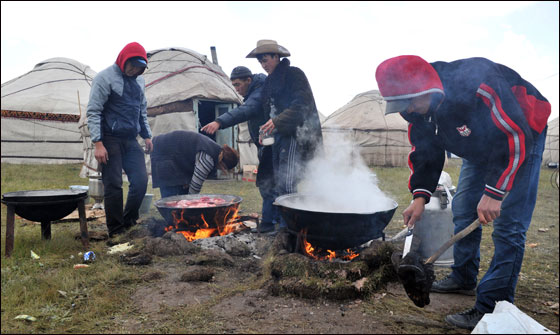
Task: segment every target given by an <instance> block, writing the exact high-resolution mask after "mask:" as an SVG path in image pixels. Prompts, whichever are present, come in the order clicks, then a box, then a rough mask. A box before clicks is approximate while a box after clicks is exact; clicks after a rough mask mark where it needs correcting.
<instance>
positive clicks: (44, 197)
mask: <svg viewBox="0 0 560 335" xmlns="http://www.w3.org/2000/svg"><path fill="white" fill-rule="evenodd" d="M87 197H88V192H87V191H85V190H38V191H18V192H9V193H4V194H2V203H5V204H7V205H8V204H9V205H13V206H14V210H15V213H16V214H17V215H19V216H21V217H22V218H24V219H27V220H29V221H36V222H51V221H55V220H58V219H62V218H63V217H65V216H67V215H68V214H70V213H72V212H73V211H74V210H75V209H76V208H77V207H78V202H79V201H80V200H83V199H85V198H87Z"/></svg>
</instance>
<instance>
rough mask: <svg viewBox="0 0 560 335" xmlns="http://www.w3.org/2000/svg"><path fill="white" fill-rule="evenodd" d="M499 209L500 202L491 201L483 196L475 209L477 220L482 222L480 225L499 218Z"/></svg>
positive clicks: (500, 206)
mask: <svg viewBox="0 0 560 335" xmlns="http://www.w3.org/2000/svg"><path fill="white" fill-rule="evenodd" d="M501 208H502V202H501V201H500V200H496V199H492V198H490V197H489V196H487V195H483V196H482V198H480V201H479V202H478V206H477V207H476V211H477V213H478V219H479V220H480V222H482V224H488V223H490V222H492V221H494V220H496V219H497V218H498V216H500V210H501Z"/></svg>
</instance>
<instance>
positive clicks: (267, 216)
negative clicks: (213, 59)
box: [201, 66, 280, 233]
mask: <svg viewBox="0 0 560 335" xmlns="http://www.w3.org/2000/svg"><path fill="white" fill-rule="evenodd" d="M230 79H231V83H232V85H233V87H234V88H235V90H236V91H237V93H239V94H240V95H241V96H242V97H243V104H242V105H241V106H239V107H237V108H235V109H232V110H230V111H229V112H227V113H224V114H222V115H220V116H219V117H218V118H216V121H213V122H210V123H209V124H207V125H205V126H204V127H202V129H201V131H204V132H206V133H208V134H210V135H213V134H214V133H215V132H216V131H217V130H218V129H225V128H228V127H231V126H234V125H236V124H238V123H241V122H245V121H247V124H248V128H249V134H250V135H251V140H253V143H254V144H255V145H256V147H257V150H258V157H259V166H258V168H257V181H256V185H257V187H258V188H259V192H260V194H261V197H262V198H263V204H262V219H261V223H260V224H259V227H258V228H259V231H260V232H262V233H266V232H270V231H273V230H274V226H275V224H276V223H279V221H280V214H279V213H278V210H277V208H276V207H275V206H273V205H272V203H273V202H274V199H275V197H274V175H273V170H272V148H270V147H266V146H262V145H261V144H260V143H259V128H260V126H262V125H263V124H264V123H265V122H266V121H267V120H268V117H265V115H264V113H263V109H262V89H263V86H264V82H265V79H266V75H264V74H261V73H258V74H252V73H251V70H249V69H248V68H246V67H244V66H238V67H236V68H234V69H233V71H232V72H231V77H230Z"/></svg>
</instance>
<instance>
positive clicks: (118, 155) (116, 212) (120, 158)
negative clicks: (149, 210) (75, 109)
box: [101, 135, 148, 235]
mask: <svg viewBox="0 0 560 335" xmlns="http://www.w3.org/2000/svg"><path fill="white" fill-rule="evenodd" d="M103 145H104V146H105V148H106V149H107V152H108V154H109V160H108V161H107V164H101V173H102V180H103V187H104V190H105V192H104V196H105V200H104V201H105V217H106V220H107V229H108V230H109V234H110V235H111V234H113V233H116V232H120V231H122V230H123V229H126V228H129V227H131V226H132V225H133V224H134V223H135V222H136V220H137V219H138V216H139V215H138V210H139V209H140V205H142V200H143V199H144V195H145V194H146V189H147V187H148V174H147V172H146V163H145V161H144V152H143V151H142V147H141V146H140V144H139V143H138V142H137V141H136V139H135V138H131V139H125V138H118V137H113V136H107V135H104V136H103ZM122 170H124V172H125V173H126V176H127V177H128V181H129V182H130V186H129V188H128V197H127V199H126V206H125V208H124V212H123V190H122V183H123V181H122Z"/></svg>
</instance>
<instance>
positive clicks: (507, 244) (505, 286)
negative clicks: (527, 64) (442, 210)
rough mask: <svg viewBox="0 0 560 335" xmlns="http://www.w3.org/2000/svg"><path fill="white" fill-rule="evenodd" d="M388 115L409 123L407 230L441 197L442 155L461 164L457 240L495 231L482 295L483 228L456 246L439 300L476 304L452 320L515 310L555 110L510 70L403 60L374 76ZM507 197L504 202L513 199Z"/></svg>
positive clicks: (464, 322)
mask: <svg viewBox="0 0 560 335" xmlns="http://www.w3.org/2000/svg"><path fill="white" fill-rule="evenodd" d="M375 76H376V79H377V83H378V85H379V90H380V92H381V95H383V97H384V99H385V100H386V101H387V109H386V112H385V113H386V114H389V113H400V114H401V116H402V117H403V118H404V119H405V120H407V121H408V122H409V131H408V134H409V139H410V143H411V144H412V151H411V152H410V154H409V167H410V170H411V174H410V177H409V183H408V187H409V189H410V191H411V192H412V194H413V202H412V204H411V205H410V206H409V207H408V208H406V209H405V210H404V211H403V217H404V222H405V223H406V224H407V225H408V226H409V227H412V226H414V223H415V222H416V221H417V220H418V219H419V218H420V217H421V215H422V212H423V211H424V205H425V204H426V203H428V202H429V200H430V197H431V195H432V192H434V191H435V189H436V186H437V183H438V180H439V176H440V174H441V171H442V168H443V164H444V162H445V151H446V150H447V151H449V152H451V153H453V154H455V155H457V156H459V157H461V158H463V165H462V167H461V174H460V177H459V182H458V185H457V193H456V194H455V196H454V197H453V206H452V211H453V222H454V224H455V233H458V232H459V231H461V230H462V229H463V228H465V227H466V226H468V225H469V224H470V223H472V222H473V221H474V220H476V219H477V218H478V219H479V220H480V221H481V222H482V223H483V224H488V223H490V222H493V227H494V232H493V233H492V238H493V241H494V247H495V251H494V255H493V258H492V262H491V264H490V267H489V269H488V271H487V272H486V274H485V275H484V277H483V278H482V279H481V280H480V282H479V283H478V286H477V276H478V271H479V263H480V241H481V236H482V228H480V227H479V228H478V229H477V230H475V231H474V232H472V233H471V234H469V235H468V236H466V237H465V238H463V239H462V240H460V241H458V242H456V243H455V245H454V249H453V258H454V265H453V266H452V272H451V274H450V275H449V276H447V277H445V278H443V279H442V280H439V281H437V282H435V283H434V284H433V286H432V292H440V293H462V294H469V295H474V294H475V290H474V289H475V288H476V303H475V305H474V307H473V308H471V309H469V310H467V311H464V312H461V313H458V314H453V315H448V316H447V317H446V318H445V320H446V321H447V322H449V323H450V324H452V325H454V326H456V327H460V328H466V329H473V328H474V327H475V326H476V324H477V323H478V321H480V319H481V318H482V316H483V315H484V313H491V312H492V311H493V310H494V306H495V303H496V302H497V301H501V300H506V301H509V302H511V303H513V300H514V292H515V287H516V284H517V279H518V276H519V272H520V269H521V263H522V261H523V254H524V251H525V235H526V232H527V230H528V229H529V225H530V223H531V217H532V213H533V209H534V207H535V202H536V198H537V187H538V184H539V172H540V165H541V161H542V153H543V150H544V142H545V137H546V125H547V120H548V116H549V115H550V104H549V103H548V101H547V100H546V99H545V98H544V97H543V96H542V95H541V94H540V93H539V91H538V90H537V89H536V88H535V87H534V86H533V85H531V84H530V83H529V82H527V81H526V80H524V79H523V78H521V76H520V75H519V74H517V73H516V72H515V71H513V70H512V69H510V68H508V67H506V66H504V65H501V64H497V63H494V62H492V61H490V60H488V59H484V58H469V59H462V60H457V61H454V62H450V63H446V62H434V63H428V62H426V61H425V60H424V59H422V58H420V57H418V56H398V57H394V58H391V59H388V60H386V61H384V62H383V63H381V64H380V65H379V66H378V68H377V71H376V74H375ZM506 195H507V197H506Z"/></svg>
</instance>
